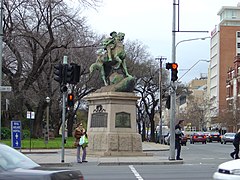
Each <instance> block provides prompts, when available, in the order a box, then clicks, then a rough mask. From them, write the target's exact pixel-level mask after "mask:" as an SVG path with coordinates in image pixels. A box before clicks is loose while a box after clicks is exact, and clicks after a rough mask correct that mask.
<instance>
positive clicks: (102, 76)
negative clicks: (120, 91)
mask: <svg viewBox="0 0 240 180" xmlns="http://www.w3.org/2000/svg"><path fill="white" fill-rule="evenodd" d="M100 72H101V78H102V80H103V82H104V85H105V86H108V83H107V81H106V75H105V72H104V68H103V65H102V66H101V68H100Z"/></svg>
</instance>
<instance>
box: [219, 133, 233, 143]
mask: <svg viewBox="0 0 240 180" xmlns="http://www.w3.org/2000/svg"><path fill="white" fill-rule="evenodd" d="M235 134H236V133H225V134H224V135H223V136H222V138H221V144H226V143H227V142H231V143H232V142H233V140H234V137H235Z"/></svg>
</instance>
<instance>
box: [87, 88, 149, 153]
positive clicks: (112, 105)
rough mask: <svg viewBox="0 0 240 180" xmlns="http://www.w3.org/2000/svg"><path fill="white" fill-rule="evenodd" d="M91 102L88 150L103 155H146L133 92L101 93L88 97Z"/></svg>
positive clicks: (135, 97)
mask: <svg viewBox="0 0 240 180" xmlns="http://www.w3.org/2000/svg"><path fill="white" fill-rule="evenodd" d="M85 99H86V100H88V102H89V113H88V127H87V131H88V138H89V145H88V152H93V153H97V154H100V155H109V156H115V155H144V153H142V139H141V135H140V134H138V133H137V126H136V102H137V100H138V97H137V96H135V94H134V93H123V92H100V93H92V94H90V95H89V96H87V97H86V98H85Z"/></svg>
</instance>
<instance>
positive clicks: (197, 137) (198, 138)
mask: <svg viewBox="0 0 240 180" xmlns="http://www.w3.org/2000/svg"><path fill="white" fill-rule="evenodd" d="M195 142H202V144H206V142H207V137H206V135H205V134H204V133H203V132H195V133H193V134H192V136H191V138H190V144H194V143H195Z"/></svg>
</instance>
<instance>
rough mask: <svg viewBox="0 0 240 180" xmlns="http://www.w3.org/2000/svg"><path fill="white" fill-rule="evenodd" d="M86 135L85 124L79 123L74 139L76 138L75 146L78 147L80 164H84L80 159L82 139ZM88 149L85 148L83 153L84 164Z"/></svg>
mask: <svg viewBox="0 0 240 180" xmlns="http://www.w3.org/2000/svg"><path fill="white" fill-rule="evenodd" d="M84 134H85V129H84V128H83V124H82V123H78V124H77V127H76V129H75V131H74V137H75V142H74V145H75V146H76V147H77V162H78V163H82V161H81V158H80V150H81V148H82V146H81V145H80V144H79V142H80V138H81V137H82V136H83V135H84ZM85 159H86V148H83V152H82V160H84V162H85V161H86V160H85Z"/></svg>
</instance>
